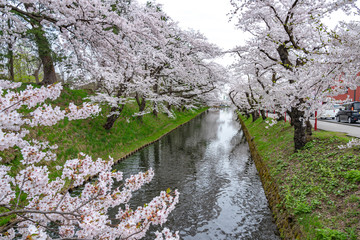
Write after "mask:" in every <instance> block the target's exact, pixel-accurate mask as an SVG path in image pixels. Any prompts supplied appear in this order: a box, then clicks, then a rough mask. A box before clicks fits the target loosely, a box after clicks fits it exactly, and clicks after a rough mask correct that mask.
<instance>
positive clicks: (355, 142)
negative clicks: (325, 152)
mask: <svg viewBox="0 0 360 240" xmlns="http://www.w3.org/2000/svg"><path fill="white" fill-rule="evenodd" d="M354 146H360V139H359V138H352V139H351V140H350V141H349V142H348V143H347V144H346V145H340V146H338V148H339V149H347V148H352V147H354Z"/></svg>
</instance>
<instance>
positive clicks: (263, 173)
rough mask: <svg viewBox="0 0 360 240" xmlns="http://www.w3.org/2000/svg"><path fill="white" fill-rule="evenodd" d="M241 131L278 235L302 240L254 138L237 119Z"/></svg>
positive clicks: (298, 228) (297, 226)
mask: <svg viewBox="0 0 360 240" xmlns="http://www.w3.org/2000/svg"><path fill="white" fill-rule="evenodd" d="M239 120H240V124H241V127H242V130H243V132H244V134H245V137H246V140H247V141H248V143H249V148H250V152H251V157H252V159H253V160H254V162H255V165H256V168H257V170H258V173H259V175H260V178H261V182H262V185H263V188H264V191H265V195H266V198H267V199H268V202H269V206H270V209H271V211H272V213H273V216H274V219H275V222H276V225H277V227H278V229H279V232H280V235H281V237H282V238H283V239H302V237H301V236H302V234H301V231H300V227H299V225H298V224H297V223H296V222H295V221H294V218H293V217H292V216H291V214H289V212H288V211H287V210H286V208H285V207H284V206H283V204H282V202H283V201H282V198H281V196H280V194H279V192H280V191H279V186H278V184H277V183H276V181H275V180H274V179H273V177H272V176H271V175H270V172H269V169H268V167H267V165H266V164H265V163H264V161H263V160H262V158H261V156H260V154H259V152H258V150H257V148H256V145H255V143H254V141H253V140H254V138H253V137H252V136H251V135H250V133H249V131H248V129H247V128H246V126H245V123H244V122H243V121H242V120H241V118H240V117H239Z"/></svg>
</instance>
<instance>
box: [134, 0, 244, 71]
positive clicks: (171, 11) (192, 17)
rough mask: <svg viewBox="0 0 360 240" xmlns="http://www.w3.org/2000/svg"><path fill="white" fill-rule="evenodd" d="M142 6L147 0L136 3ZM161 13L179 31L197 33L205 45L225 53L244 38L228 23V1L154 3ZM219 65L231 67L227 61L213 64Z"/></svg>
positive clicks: (188, 0) (169, 0)
mask: <svg viewBox="0 0 360 240" xmlns="http://www.w3.org/2000/svg"><path fill="white" fill-rule="evenodd" d="M138 1H139V2H141V3H146V2H147V0H138ZM156 2H157V3H160V4H162V5H163V10H164V12H166V13H167V15H169V16H170V17H171V18H172V19H173V20H174V21H176V22H178V23H179V26H180V27H181V28H183V29H194V30H199V31H200V32H201V33H202V34H204V35H205V36H206V37H207V39H208V40H209V42H211V43H214V44H216V45H218V46H219V47H220V48H222V49H223V50H228V49H230V48H233V47H235V46H236V45H242V44H243V43H244V42H243V41H244V35H243V34H242V32H241V31H240V30H236V29H235V26H234V22H229V16H228V13H229V12H230V9H231V5H230V0H156ZM217 62H219V63H221V64H223V65H228V64H231V63H232V58H231V57H229V56H228V57H224V58H223V59H221V60H219V61H217Z"/></svg>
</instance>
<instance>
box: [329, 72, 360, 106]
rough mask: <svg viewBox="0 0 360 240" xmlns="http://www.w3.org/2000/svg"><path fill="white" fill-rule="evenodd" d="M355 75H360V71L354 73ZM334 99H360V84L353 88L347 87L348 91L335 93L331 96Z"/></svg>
mask: <svg viewBox="0 0 360 240" xmlns="http://www.w3.org/2000/svg"><path fill="white" fill-rule="evenodd" d="M356 77H357V78H359V77H360V72H358V74H356ZM333 98H334V99H335V100H338V101H345V100H346V99H348V100H349V101H352V102H353V101H360V86H358V87H357V88H356V89H355V90H351V89H348V91H347V92H346V93H344V94H340V95H337V96H335V97H333Z"/></svg>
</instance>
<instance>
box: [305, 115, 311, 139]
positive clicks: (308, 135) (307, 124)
mask: <svg viewBox="0 0 360 240" xmlns="http://www.w3.org/2000/svg"><path fill="white" fill-rule="evenodd" d="M305 123H306V142H308V141H310V140H311V136H312V125H311V123H310V119H307V120H306V122H305Z"/></svg>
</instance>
